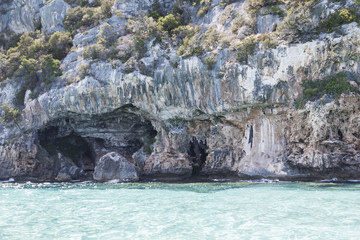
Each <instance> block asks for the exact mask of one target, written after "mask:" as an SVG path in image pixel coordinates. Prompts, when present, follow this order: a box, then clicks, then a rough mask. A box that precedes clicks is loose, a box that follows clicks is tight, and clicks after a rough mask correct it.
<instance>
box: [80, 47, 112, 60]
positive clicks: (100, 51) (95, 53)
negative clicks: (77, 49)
mask: <svg viewBox="0 0 360 240" xmlns="http://www.w3.org/2000/svg"><path fill="white" fill-rule="evenodd" d="M104 53H105V47H104V46H102V45H101V44H98V43H96V44H92V45H90V46H87V47H86V48H85V50H84V51H83V53H82V55H83V58H85V59H86V58H91V59H93V60H97V59H106V57H105V54H104Z"/></svg>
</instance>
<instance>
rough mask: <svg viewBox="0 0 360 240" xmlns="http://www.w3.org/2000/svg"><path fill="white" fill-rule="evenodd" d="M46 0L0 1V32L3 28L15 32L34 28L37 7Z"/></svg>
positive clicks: (37, 12)
mask: <svg viewBox="0 0 360 240" xmlns="http://www.w3.org/2000/svg"><path fill="white" fill-rule="evenodd" d="M45 2H46V0H12V1H11V0H10V1H5V2H3V3H0V7H1V10H2V11H0V19H1V21H0V32H3V31H4V30H5V29H7V30H9V31H12V32H14V33H16V34H18V33H25V32H29V31H34V30H35V25H34V22H37V21H39V20H40V19H39V9H40V8H41V7H42V6H43V5H44V4H45Z"/></svg>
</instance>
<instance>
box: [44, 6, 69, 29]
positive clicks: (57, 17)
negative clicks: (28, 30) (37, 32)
mask: <svg viewBox="0 0 360 240" xmlns="http://www.w3.org/2000/svg"><path fill="white" fill-rule="evenodd" d="M68 8H70V5H69V4H67V3H66V2H65V1H64V0H53V1H52V2H50V3H48V4H46V5H45V6H44V7H42V8H40V17H41V26H42V28H41V30H42V31H44V32H45V33H47V34H51V33H54V32H56V31H59V32H60V31H63V30H64V28H63V22H64V19H65V16H66V10H67V9H68Z"/></svg>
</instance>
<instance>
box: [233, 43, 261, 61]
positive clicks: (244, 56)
mask: <svg viewBox="0 0 360 240" xmlns="http://www.w3.org/2000/svg"><path fill="white" fill-rule="evenodd" d="M256 44H257V42H256V40H255V39H254V38H253V37H248V38H246V39H244V40H243V41H242V42H241V44H240V45H239V46H238V48H237V60H238V61H239V62H241V63H246V62H248V58H249V56H250V55H253V54H254V52H255V49H256Z"/></svg>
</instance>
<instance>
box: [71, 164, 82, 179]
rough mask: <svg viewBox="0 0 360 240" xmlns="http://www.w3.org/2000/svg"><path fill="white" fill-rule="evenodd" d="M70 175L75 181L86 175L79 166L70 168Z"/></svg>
mask: <svg viewBox="0 0 360 240" xmlns="http://www.w3.org/2000/svg"><path fill="white" fill-rule="evenodd" d="M69 174H70V176H71V178H72V179H73V180H76V179H79V178H80V177H81V176H83V175H84V171H83V170H82V169H81V168H79V167H77V166H72V167H70V168H69Z"/></svg>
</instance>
